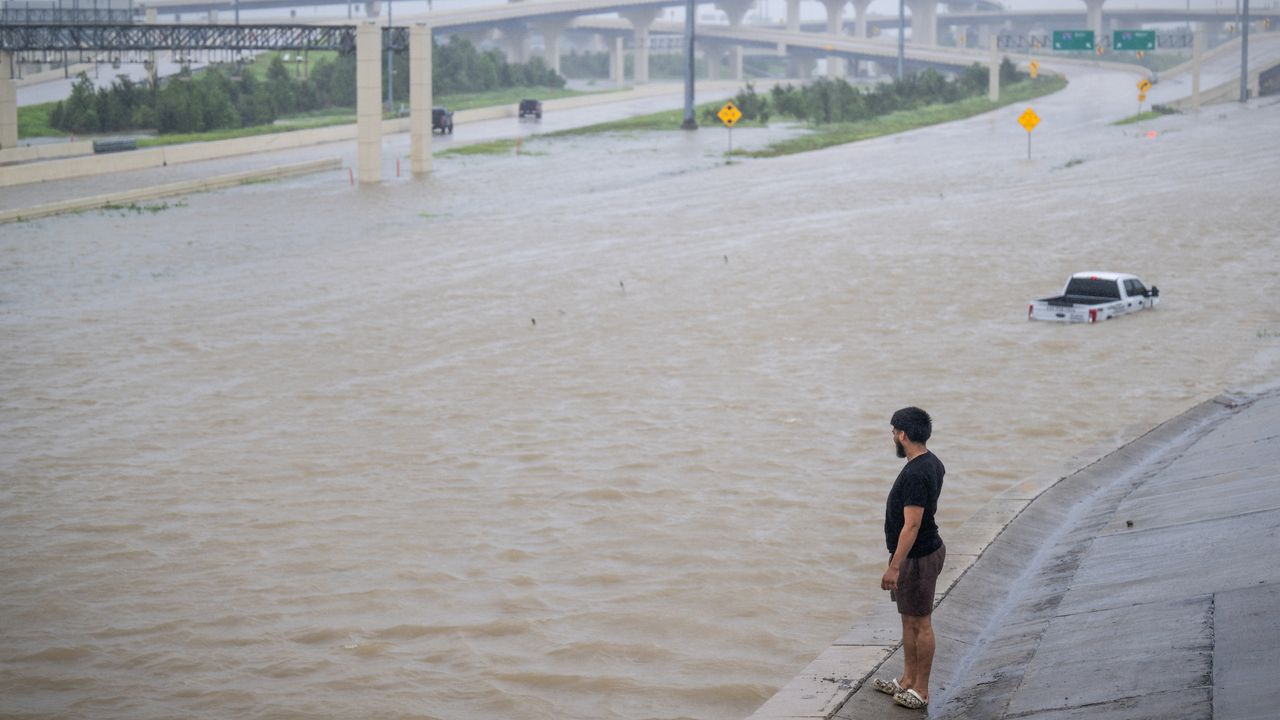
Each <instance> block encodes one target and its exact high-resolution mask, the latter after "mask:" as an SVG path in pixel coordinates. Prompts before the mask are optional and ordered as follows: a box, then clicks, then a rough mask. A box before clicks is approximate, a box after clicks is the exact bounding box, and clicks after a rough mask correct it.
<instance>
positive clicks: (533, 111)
mask: <svg viewBox="0 0 1280 720" xmlns="http://www.w3.org/2000/svg"><path fill="white" fill-rule="evenodd" d="M516 115H517V116H518V117H521V118H523V117H524V116H526V115H532V116H533V117H535V118H537V119H539V120H541V119H542V101H541V100H533V99H529V98H526V99H524V100H521V101H520V107H519V108H517V109H516Z"/></svg>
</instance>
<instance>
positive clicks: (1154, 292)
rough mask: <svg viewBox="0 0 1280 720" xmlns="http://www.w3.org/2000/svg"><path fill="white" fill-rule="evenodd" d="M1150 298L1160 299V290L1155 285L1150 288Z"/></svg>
mask: <svg viewBox="0 0 1280 720" xmlns="http://www.w3.org/2000/svg"><path fill="white" fill-rule="evenodd" d="M1151 297H1160V288H1158V287H1156V286H1155V285H1152V286H1151Z"/></svg>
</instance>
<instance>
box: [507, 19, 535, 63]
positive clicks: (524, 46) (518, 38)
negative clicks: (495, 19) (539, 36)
mask: <svg viewBox="0 0 1280 720" xmlns="http://www.w3.org/2000/svg"><path fill="white" fill-rule="evenodd" d="M501 32H502V49H503V51H505V52H506V54H507V62H511V63H522V62H527V61H528V60H529V29H528V28H527V27H525V26H524V25H504V26H503V27H502V31H501Z"/></svg>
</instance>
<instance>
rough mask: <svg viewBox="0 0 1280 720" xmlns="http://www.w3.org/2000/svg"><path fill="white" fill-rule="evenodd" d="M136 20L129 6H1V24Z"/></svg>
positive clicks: (84, 23) (89, 23)
mask: <svg viewBox="0 0 1280 720" xmlns="http://www.w3.org/2000/svg"><path fill="white" fill-rule="evenodd" d="M133 21H134V13H133V12H132V11H131V10H129V9H128V8H60V7H30V6H29V5H28V6H26V7H22V6H15V5H14V4H12V3H7V4H5V5H4V6H3V7H0V25H125V24H129V23H132V22H133Z"/></svg>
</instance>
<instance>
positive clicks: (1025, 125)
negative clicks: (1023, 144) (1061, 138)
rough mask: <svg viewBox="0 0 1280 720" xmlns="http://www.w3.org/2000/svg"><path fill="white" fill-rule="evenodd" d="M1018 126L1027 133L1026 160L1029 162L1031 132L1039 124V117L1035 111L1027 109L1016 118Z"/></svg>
mask: <svg viewBox="0 0 1280 720" xmlns="http://www.w3.org/2000/svg"><path fill="white" fill-rule="evenodd" d="M1018 124H1019V125H1021V126H1022V129H1023V130H1026V131H1027V159H1028V160H1030V159H1031V131H1032V130H1035V129H1036V125H1039V124H1040V116H1039V115H1037V114H1036V111H1035V110H1032V109H1031V108H1027V109H1026V111H1024V112H1023V113H1022V114H1021V115H1019V116H1018Z"/></svg>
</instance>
